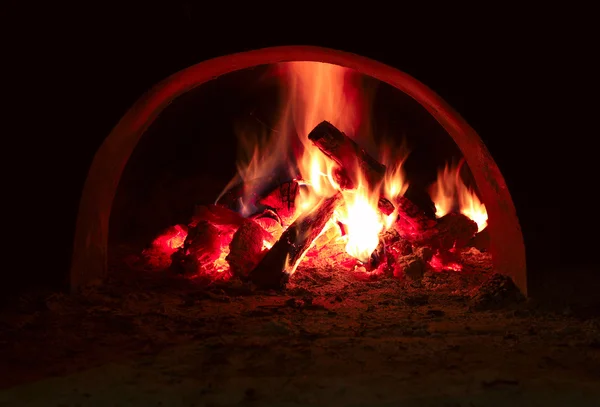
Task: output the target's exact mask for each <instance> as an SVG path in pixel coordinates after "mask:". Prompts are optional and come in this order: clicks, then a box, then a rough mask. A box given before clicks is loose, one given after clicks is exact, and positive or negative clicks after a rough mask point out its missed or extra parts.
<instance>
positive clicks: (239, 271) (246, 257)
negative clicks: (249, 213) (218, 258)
mask: <svg viewBox="0 0 600 407" xmlns="http://www.w3.org/2000/svg"><path fill="white" fill-rule="evenodd" d="M272 238H273V237H272V236H271V234H270V233H269V232H267V231H266V230H264V229H263V228H262V227H261V226H260V225H259V224H258V223H256V222H255V221H253V220H250V219H247V220H246V222H244V223H243V224H242V226H240V228H239V229H238V230H237V231H236V232H235V233H234V234H233V239H231V243H230V244H229V254H228V255H227V257H226V258H225V260H227V263H229V267H230V268H231V272H232V274H234V275H236V276H239V277H247V276H248V274H249V273H250V271H252V270H253V269H254V268H255V267H256V265H257V264H258V263H259V262H260V260H261V259H262V257H263V256H264V254H265V253H266V251H265V250H264V246H265V242H267V243H272V242H271V239H272Z"/></svg>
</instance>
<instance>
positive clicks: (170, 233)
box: [152, 225, 188, 255]
mask: <svg viewBox="0 0 600 407" xmlns="http://www.w3.org/2000/svg"><path fill="white" fill-rule="evenodd" d="M187 234H188V232H187V228H186V227H185V226H182V225H175V226H173V227H171V228H169V229H167V230H166V231H165V232H164V233H163V234H162V235H160V236H158V237H157V238H156V239H154V241H153V242H152V247H153V248H155V249H158V250H160V251H161V252H163V253H164V254H168V255H170V254H172V253H175V252H176V251H177V249H179V248H180V247H182V246H183V242H185V238H186V237H187Z"/></svg>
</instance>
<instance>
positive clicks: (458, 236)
mask: <svg viewBox="0 0 600 407" xmlns="http://www.w3.org/2000/svg"><path fill="white" fill-rule="evenodd" d="M435 229H436V232H437V233H435V234H433V235H432V236H431V238H430V239H429V244H428V246H430V247H432V248H434V249H441V250H450V249H453V248H454V249H462V248H464V247H465V246H467V244H468V243H469V241H470V240H471V239H472V238H473V236H475V234H476V233H477V223H475V222H474V221H472V220H471V219H469V218H468V217H467V216H465V215H463V214H461V213H453V212H451V213H449V214H447V215H444V216H443V217H441V218H440V219H439V220H438V224H437V226H436V228H435Z"/></svg>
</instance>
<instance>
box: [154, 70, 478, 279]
mask: <svg viewBox="0 0 600 407" xmlns="http://www.w3.org/2000/svg"><path fill="white" fill-rule="evenodd" d="M276 68H277V73H278V74H279V75H280V78H281V80H282V81H283V83H284V85H285V86H284V87H285V89H286V90H287V93H286V97H287V99H286V102H285V104H284V106H283V108H282V114H281V117H280V120H279V124H278V125H277V126H276V128H275V129H273V133H272V134H254V133H251V134H249V133H248V132H244V131H243V129H242V130H241V131H240V132H239V145H238V147H239V149H240V156H239V157H240V159H239V161H238V163H237V168H238V174H237V176H236V177H235V178H234V179H233V180H232V181H231V182H230V184H229V185H228V186H227V187H226V188H225V190H224V191H223V193H222V194H221V196H219V198H218V199H217V203H216V204H215V205H212V206H209V207H204V209H201V210H200V211H199V212H198V213H197V214H196V215H195V217H194V219H193V220H192V222H190V224H189V225H188V228H189V231H188V230H187V229H186V228H185V227H183V226H179V225H177V226H175V227H174V228H172V229H170V230H169V231H167V232H166V233H164V234H163V235H161V236H159V237H158V238H156V239H155V241H154V242H153V245H152V250H155V251H156V250H161V251H162V252H163V253H164V254H165V255H169V256H171V259H172V266H173V267H175V268H177V269H178V270H179V271H181V272H183V273H184V274H187V275H189V276H192V277H199V276H208V277H210V278H211V279H216V278H219V279H223V278H229V277H230V276H233V275H236V276H238V277H240V278H250V279H251V280H252V281H254V282H255V283H257V284H259V285H260V284H262V285H265V286H273V287H275V286H278V284H284V283H285V281H286V279H287V278H288V277H289V276H290V275H291V274H293V273H294V272H295V271H296V269H297V267H298V266H299V265H300V264H302V263H305V264H311V262H315V261H316V260H318V259H319V258H324V257H328V258H337V259H339V260H338V263H337V264H338V265H339V266H340V268H345V269H347V270H348V272H351V273H355V274H356V273H359V274H361V273H362V275H364V276H365V278H373V277H376V276H379V275H382V274H389V275H395V276H404V275H409V276H415V275H419V274H420V273H421V271H422V269H424V268H425V267H429V268H430V269H433V270H436V271H441V270H460V269H461V265H460V264H459V263H458V262H454V261H447V260H446V257H445V255H444V252H443V251H444V250H447V249H448V247H447V242H459V243H460V244H461V245H464V244H467V243H468V241H469V239H470V238H471V237H472V236H471V232H473V234H474V233H475V231H476V230H477V229H478V231H481V230H483V229H484V228H485V226H486V224H487V213H486V211H485V206H484V205H483V204H482V203H481V202H480V201H479V199H478V198H477V195H475V193H474V192H473V191H472V190H470V189H468V188H467V187H466V186H465V185H464V183H462V181H461V179H460V176H459V175H458V174H459V170H460V168H459V167H452V168H451V167H446V168H445V169H444V170H443V171H440V173H439V177H438V180H437V183H436V184H435V185H434V186H433V187H432V189H431V197H432V199H433V201H434V203H435V206H436V209H437V212H436V215H437V217H439V218H441V217H442V216H444V215H446V214H447V213H449V212H452V211H457V212H458V213H459V214H458V215H456V216H459V217H460V216H463V215H464V219H462V218H459V219H457V218H453V219H452V223H451V224H450V223H449V222H445V223H444V222H441V221H440V225H438V223H437V222H438V221H437V220H436V218H428V217H427V216H426V215H425V214H424V212H423V211H421V210H419V208H418V207H417V206H416V205H414V204H412V203H411V202H410V201H408V200H407V199H406V198H405V197H404V193H405V192H406V190H407V188H408V180H407V178H406V174H405V172H404V168H403V165H404V162H405V160H406V157H407V154H406V153H405V152H404V151H405V149H402V150H401V151H399V150H397V149H394V148H392V146H386V145H381V144H380V145H378V146H377V151H375V152H374V153H373V151H371V153H373V154H374V156H372V155H370V154H369V152H367V151H366V150H365V148H366V147H374V143H373V142H372V138H371V135H370V134H366V135H365V134H361V135H359V134H358V129H359V125H360V124H361V121H362V120H363V119H364V114H365V112H366V110H365V109H364V106H363V105H364V102H365V100H364V98H362V97H361V89H360V86H359V83H358V81H357V78H358V76H357V73H356V72H354V71H352V70H350V69H347V68H343V67H340V66H336V65H330V64H324V63H316V62H290V63H283V64H279V65H277V67H276ZM374 157H376V158H374ZM282 169H283V172H284V173H286V174H292V175H291V177H290V178H289V180H288V181H287V182H284V183H281V182H279V183H278V184H273V179H274V175H275V174H277V173H278V172H281V171H282ZM236 185H242V187H241V188H239V187H236V188H237V189H236V188H234V186H236ZM235 191H237V192H235ZM234 192H235V193H234ZM460 214H462V215H460ZM471 220H472V221H475V222H476V223H477V227H475V225H474V224H473V222H471ZM448 224H450V225H451V226H452V227H449V226H448ZM454 230H456V231H459V232H457V233H460V236H459V237H460V238H458V237H457V238H456V239H453V238H452V236H448V234H451V233H453V231H454ZM428 247H429V248H431V249H430V250H418V249H419V248H428ZM460 249H461V247H454V248H453V249H452V250H460ZM429 252H431V253H435V254H434V255H425V256H424V255H422V254H418V253H429ZM408 256H410V258H409V257H408Z"/></svg>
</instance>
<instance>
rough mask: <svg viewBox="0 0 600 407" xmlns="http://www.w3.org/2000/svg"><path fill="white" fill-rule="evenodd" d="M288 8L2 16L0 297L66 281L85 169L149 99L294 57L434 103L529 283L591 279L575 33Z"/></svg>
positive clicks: (167, 6)
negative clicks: (477, 147) (268, 57)
mask: <svg viewBox="0 0 600 407" xmlns="http://www.w3.org/2000/svg"><path fill="white" fill-rule="evenodd" d="M199 4H200V3H199ZM287 6H289V7H290V10H289V11H288V10H285V9H281V10H278V9H277V8H274V6H273V7H269V8H267V9H264V10H263V9H261V8H260V7H257V8H253V9H251V10H241V9H238V6H237V5H234V4H231V5H229V6H228V7H227V11H225V10H208V9H206V8H205V7H204V6H200V5H195V4H181V3H177V2H169V3H164V4H162V5H161V4H157V5H149V4H146V5H144V6H143V7H142V6H140V7H138V6H136V7H133V6H131V7H129V6H127V7H126V6H123V5H119V6H114V7H112V6H107V5H105V4H104V5H94V6H91V5H89V6H86V8H85V9H79V10H77V9H75V8H74V7H69V8H65V9H58V8H56V7H55V6H48V8H47V9H46V10H42V9H40V8H39V7H37V6H36V7H33V6H31V5H24V6H23V7H22V8H21V10H16V9H15V10H14V11H15V13H14V14H10V13H9V16H11V17H12V18H10V20H11V21H10V22H9V25H8V27H9V29H10V34H9V35H8V36H6V37H5V38H4V39H5V40H6V47H5V49H4V55H5V56H6V58H4V61H5V62H4V63H3V64H4V68H5V69H7V71H6V74H5V84H4V85H5V86H4V89H5V94H4V96H5V99H6V101H7V102H8V105H10V108H9V110H8V112H7V113H8V115H7V118H8V120H7V123H5V126H6V127H5V129H6V133H5V135H4V137H3V140H4V142H5V149H4V152H5V156H6V159H5V160H4V165H5V166H6V168H5V170H4V172H5V185H6V186H7V189H6V191H7V193H6V194H5V198H4V199H5V201H6V202H8V203H9V209H5V216H6V217H7V219H8V220H9V222H8V223H7V225H6V234H7V237H8V240H9V241H10V246H5V250H6V255H7V256H8V257H10V258H14V259H16V260H17V261H16V262H13V264H14V266H11V267H6V270H5V271H4V272H3V273H6V274H7V277H8V280H5V281H6V284H4V287H15V285H14V284H17V283H19V284H22V283H27V284H30V283H34V282H36V283H40V284H46V283H57V282H62V281H63V280H62V279H63V278H64V276H66V274H67V273H68V267H69V262H70V254H71V246H72V238H73V232H74V227H75V219H76V211H77V206H78V200H79V196H80V193H81V188H82V186H83V182H84V180H85V176H86V172H87V170H88V168H89V166H90V164H91V160H92V158H93V155H94V153H95V151H96V149H97V148H98V146H99V145H100V144H101V142H102V140H103V139H104V137H106V135H107V134H108V133H109V132H110V130H111V129H112V127H113V126H114V125H115V124H116V123H117V121H118V120H119V118H120V117H121V116H122V115H123V114H124V113H125V112H126V111H127V109H128V108H129V107H130V106H131V105H132V104H133V103H134V102H135V100H136V99H137V98H138V97H140V96H141V95H142V94H143V92H145V91H146V90H148V89H149V88H150V87H151V86H152V85H153V84H155V83H156V82H158V81H160V80H161V79H164V78H165V77H167V76H168V75H170V74H172V73H174V72H176V71H178V70H180V69H183V68H185V67H188V66H190V65H193V64H195V63H198V62H200V61H202V60H206V59H208V58H211V57H215V56H219V55H225V54H229V53H233V52H241V51H245V50H251V49H257V48H261V47H266V46H275V45H294V44H298V45H300V44H301V45H318V46H324V47H330V48H334V49H340V50H344V51H349V52H354V53H357V54H360V55H363V56H366V57H369V58H372V59H375V60H378V61H380V62H383V63H386V64H389V65H392V66H394V67H396V68H398V69H401V70H403V71H405V72H407V73H409V74H410V75H412V76H414V77H415V78H417V79H418V80H420V81H421V82H423V83H425V84H426V85H428V86H429V87H430V88H432V89H433V90H434V91H435V92H437V93H438V94H439V95H440V96H441V97H442V98H443V99H445V100H446V101H447V102H448V103H449V104H450V105H451V106H452V107H454V108H455V109H456V110H457V111H458V112H459V113H460V114H461V115H462V116H463V117H464V118H465V119H466V120H467V122H468V123H469V124H470V125H471V126H472V127H474V128H475V130H476V131H477V132H478V133H479V134H480V136H481V137H482V139H483V140H484V142H485V143H486V145H487V146H488V148H489V150H490V152H491V153H492V156H493V157H494V158H495V160H496V162H497V164H498V165H499V167H500V169H501V171H502V172H503V174H504V176H505V178H506V181H507V184H508V186H509V189H510V191H511V194H512V196H513V200H514V202H515V205H516V207H517V211H518V215H519V218H520V221H521V226H522V229H523V232H524V235H525V239H526V247H527V255H528V264H529V269H530V274H532V275H533V274H535V275H537V276H544V275H546V274H547V275H550V274H548V273H550V272H549V270H550V269H552V270H558V269H563V270H567V269H568V270H569V271H568V272H569V273H570V272H571V271H570V270H571V269H575V268H578V269H579V268H585V269H586V270H590V271H591V274H589V276H594V275H597V274H598V273H597V268H598V267H597V260H596V258H595V257H594V256H593V255H592V254H591V253H593V252H591V251H587V250H588V248H590V249H591V248H592V247H593V244H595V243H594V239H593V238H589V237H588V235H591V236H594V232H593V226H592V222H591V219H593V218H595V217H596V216H595V215H594V212H595V210H594V207H593V206H594V204H595V203H594V201H595V200H594V198H593V195H594V193H595V192H594V181H593V173H590V171H593V166H594V161H593V160H589V159H588V157H589V156H593V155H594V147H593V143H594V140H595V138H596V134H597V127H585V126H583V127H582V123H583V120H584V118H585V117H586V116H588V115H590V114H593V113H594V112H593V109H590V108H588V107H586V106H590V104H589V103H588V102H586V97H587V98H589V97H590V93H591V92H592V90H591V89H592V88H591V82H590V81H589V79H587V77H586V76H585V71H586V70H587V69H588V68H589V65H588V62H585V60H591V55H592V53H593V52H592V51H591V49H590V48H589V45H586V44H590V41H589V40H590V36H589V33H586V32H585V31H586V25H585V24H584V23H581V24H579V23H578V21H579V20H577V18H580V17H575V19H571V17H570V16H567V14H566V13H565V14H562V15H561V14H557V15H554V16H552V17H549V16H547V15H545V14H544V15H540V14H538V13H537V11H534V12H532V13H525V10H518V12H512V11H510V12H507V13H505V14H502V15H501V14H500V13H499V12H496V11H495V12H493V13H491V12H490V13H486V12H483V11H482V10H470V11H469V13H470V14H468V15H467V14H464V13H463V12H462V11H456V13H455V14H456V15H462V16H463V18H462V19H457V18H456V17H455V16H454V15H453V14H446V13H445V12H440V13H441V16H440V18H434V16H431V15H429V14H428V15H424V14H414V15H413V14H411V13H409V12H408V11H407V10H402V11H401V12H399V11H397V10H385V9H379V8H376V7H375V5H366V4H365V5H363V6H362V7H363V8H364V9H366V10H364V12H363V10H362V8H361V9H360V10H357V9H356V8H355V7H350V6H348V5H346V6H340V7H346V8H348V10H342V11H340V10H339V8H337V9H334V10H327V11H325V10H323V9H321V8H318V7H317V8H318V11H317V10H316V9H315V7H316V6H314V5H307V4H306V5H305V4H295V5H294V4H289V5H286V7H287ZM265 7H266V6H265ZM282 7H283V5H282ZM298 8H301V9H302V10H297V9H298ZM11 11H12V10H11ZM346 11H348V12H349V13H350V14H353V15H352V17H349V16H348V15H347V14H346V13H345V12H346ZM368 11H371V12H372V13H368ZM582 13H583V12H582ZM342 14H343V15H342ZM583 14H585V13H583ZM571 27H576V28H577V30H576V29H573V28H571ZM592 99H593V97H592ZM567 111H569V112H572V111H574V112H575V113H577V116H575V117H573V118H571V116H570V115H568V114H567ZM567 116H568V118H567ZM564 124H567V126H564ZM556 273H557V272H554V274H553V275H556ZM565 273H567V271H565ZM540 278H541V277H540ZM544 278H545V277H544ZM11 282H12V283H14V284H11ZM583 285H586V282H583Z"/></svg>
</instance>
